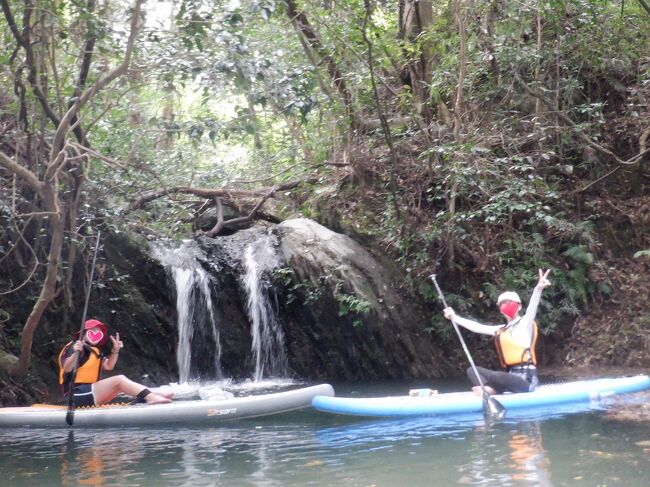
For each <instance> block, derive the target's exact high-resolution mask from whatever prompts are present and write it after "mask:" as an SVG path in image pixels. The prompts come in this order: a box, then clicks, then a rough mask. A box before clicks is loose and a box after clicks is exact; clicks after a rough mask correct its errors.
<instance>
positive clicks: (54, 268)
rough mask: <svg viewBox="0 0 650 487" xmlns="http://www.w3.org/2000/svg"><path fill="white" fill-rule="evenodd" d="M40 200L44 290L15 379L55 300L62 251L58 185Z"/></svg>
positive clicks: (45, 190) (27, 327) (25, 367)
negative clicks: (45, 226) (46, 240)
mask: <svg viewBox="0 0 650 487" xmlns="http://www.w3.org/2000/svg"><path fill="white" fill-rule="evenodd" d="M41 194H42V197H43V201H44V203H45V208H46V210H47V211H48V212H50V215H49V216H48V219H49V221H50V225H49V231H50V238H51V240H50V250H49V253H48V259H47V273H46V275H45V280H44V281H43V287H42V288H41V292H40V294H39V296H38V299H37V301H36V303H35V304H34V307H33V308H32V312H31V313H30V314H29V317H28V318H27V321H26V322H25V325H24V326H23V332H22V347H21V349H20V356H19V357H18V362H17V363H16V364H15V365H14V367H13V368H12V369H11V373H12V374H14V375H24V374H25V373H27V370H28V369H29V366H30V363H31V354H32V343H33V342H34V332H35V330H36V328H37V327H38V324H39V323H40V321H41V318H42V317H43V313H45V311H46V310H47V308H48V306H49V305H50V303H51V302H52V300H53V299H54V297H55V296H56V282H57V276H58V273H59V263H60V261H61V249H62V248H63V233H64V231H63V230H64V227H65V223H64V218H63V210H62V208H61V202H60V201H59V199H58V189H57V181H56V179H55V180H53V181H52V182H51V183H49V184H47V185H46V186H44V187H43V189H42V192H41Z"/></svg>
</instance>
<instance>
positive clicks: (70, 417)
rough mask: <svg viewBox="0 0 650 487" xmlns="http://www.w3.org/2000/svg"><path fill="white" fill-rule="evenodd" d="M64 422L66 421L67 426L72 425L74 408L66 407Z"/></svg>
mask: <svg viewBox="0 0 650 487" xmlns="http://www.w3.org/2000/svg"><path fill="white" fill-rule="evenodd" d="M65 422H66V423H68V426H72V423H74V409H68V412H67V413H65Z"/></svg>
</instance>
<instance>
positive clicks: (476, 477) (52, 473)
mask: <svg viewBox="0 0 650 487" xmlns="http://www.w3.org/2000/svg"><path fill="white" fill-rule="evenodd" d="M249 385H250V384H249ZM464 385H466V384H465V383H464V382H462V383H461V382H437V383H435V382H434V383H427V384H423V383H418V384H415V383H413V382H381V383H380V382H375V383H372V384H336V385H335V388H336V390H337V393H338V394H339V395H342V396H368V395H386V394H404V393H405V391H407V390H408V389H409V388H414V387H432V388H436V389H439V390H440V392H445V391H447V390H458V388H459V387H462V386H464ZM252 387H253V388H254V386H252ZM236 392H238V393H241V392H242V391H241V389H240V390H238V391H236ZM649 456H650V424H648V423H643V422H642V423H637V422H626V421H620V420H615V419H613V418H612V417H610V416H609V415H608V414H607V411H606V410H603V409H602V408H597V407H592V408H586V407H583V408H576V407H573V406H572V407H565V408H563V409H557V410H555V411H554V412H553V413H552V414H550V413H548V411H546V412H541V411H537V412H535V411H526V412H519V413H517V412H514V411H509V414H508V415H507V416H506V418H505V419H504V420H503V421H501V422H498V423H495V424H486V423H485V421H484V420H483V417H482V416H480V415H468V416H464V417H463V416H459V417H456V418H439V419H434V418H426V417H424V418H411V419H391V420H386V419H381V420H372V419H363V418H347V417H341V416H334V415H328V414H325V413H319V412H317V411H313V410H309V409H307V410H303V411H297V412H293V413H286V414H282V415H277V416H271V417H266V418H258V419H251V420H243V421H238V422H234V423H222V424H221V425H219V426H216V427H203V428H199V427H191V426H189V427H182V426H177V427H168V428H159V429H153V428H146V429H145V428H142V429H138V428H132V429H123V428H114V429H98V430H85V429H67V428H60V429H48V430H39V429H2V430H0V471H1V472H2V481H1V485H3V486H31V485H34V486H39V487H41V486H54V485H75V486H76V485H97V486H99V485H103V486H107V485H114V486H149V485H151V486H179V485H182V486H185V485H187V486H190V485H192V486H193V485H199V486H207V485H215V486H278V487H279V486H304V485H308V486H363V487H369V486H377V487H384V486H395V487H402V486H404V487H406V486H453V485H466V486H532V485H536V486H590V487H593V486H630V487H638V486H643V485H648V479H649V478H650V461H649V460H650V458H649Z"/></svg>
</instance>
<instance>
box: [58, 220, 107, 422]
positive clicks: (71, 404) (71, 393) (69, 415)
mask: <svg viewBox="0 0 650 487" xmlns="http://www.w3.org/2000/svg"><path fill="white" fill-rule="evenodd" d="M101 233H102V232H101V231H99V230H98V231H97V241H96V242H95V252H94V254H93V263H92V265H91V267H90V279H89V280H88V289H86V301H85V303H84V310H83V313H82V316H81V328H80V329H79V340H82V339H83V334H84V331H85V327H86V315H87V314H88V301H89V300H90V288H92V286H93V276H94V274H95V262H97V252H98V250H99V236H100V235H101ZM75 353H76V354H77V358H76V360H75V362H74V367H73V368H72V375H71V376H70V388H69V389H68V412H67V413H66V415H65V422H66V423H68V425H70V426H72V424H73V423H74V382H75V380H76V378H77V368H78V367H79V354H78V353H77V352H75Z"/></svg>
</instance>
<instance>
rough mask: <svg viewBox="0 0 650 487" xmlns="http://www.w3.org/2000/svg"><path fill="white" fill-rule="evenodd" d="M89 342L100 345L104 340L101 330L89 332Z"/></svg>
mask: <svg viewBox="0 0 650 487" xmlns="http://www.w3.org/2000/svg"><path fill="white" fill-rule="evenodd" d="M87 336H88V340H90V341H91V342H93V343H99V342H101V341H102V339H103V338H104V334H103V333H102V331H101V330H97V331H95V330H88V335H87Z"/></svg>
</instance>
